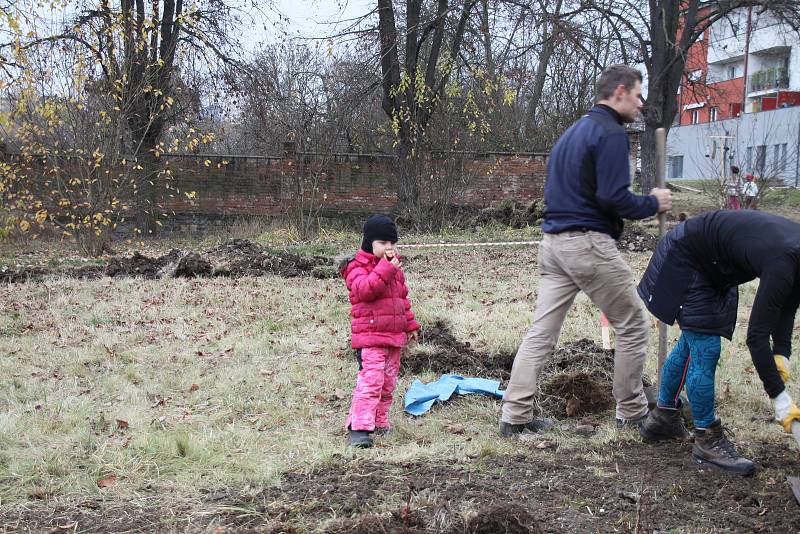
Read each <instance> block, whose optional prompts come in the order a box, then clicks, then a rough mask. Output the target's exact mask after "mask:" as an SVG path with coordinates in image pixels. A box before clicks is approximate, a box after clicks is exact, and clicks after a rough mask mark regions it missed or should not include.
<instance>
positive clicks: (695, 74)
mask: <svg viewBox="0 0 800 534" xmlns="http://www.w3.org/2000/svg"><path fill="white" fill-rule="evenodd" d="M702 77H703V71H702V70H693V71H692V72H690V73H689V81H690V82H699V81H700V79H701V78H702Z"/></svg>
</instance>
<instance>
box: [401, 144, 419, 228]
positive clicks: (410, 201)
mask: <svg viewBox="0 0 800 534" xmlns="http://www.w3.org/2000/svg"><path fill="white" fill-rule="evenodd" d="M396 154H397V204H396V205H395V210H394V211H395V212H396V215H397V216H398V217H402V218H407V219H408V220H409V221H411V222H412V223H413V225H414V228H415V229H419V228H420V226H421V223H422V206H421V202H420V184H419V171H420V160H419V158H420V156H419V154H417V153H415V152H414V151H413V150H412V148H411V143H410V142H409V141H402V140H401V141H400V142H399V144H398V145H397V150H396Z"/></svg>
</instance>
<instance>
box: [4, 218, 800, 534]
mask: <svg viewBox="0 0 800 534" xmlns="http://www.w3.org/2000/svg"><path fill="white" fill-rule="evenodd" d="M259 231H261V230H259ZM289 234H290V233H289V232H285V233H283V234H282V233H281V231H280V230H278V229H275V228H273V229H270V230H268V231H267V233H266V234H262V239H264V240H267V239H269V240H270V241H271V242H272V243H274V244H276V245H280V244H285V243H286V242H288V241H291V240H292V236H291V235H289ZM518 237H530V234H529V233H527V234H526V233H524V232H519V231H517V232H511V231H505V230H503V231H500V230H497V229H494V230H491V229H490V230H487V231H486V233H484V234H482V235H480V236H477V237H476V236H474V235H472V236H464V235H458V234H452V235H447V236H444V237H443V238H442V239H445V240H457V239H458V238H469V239H473V240H474V239H485V238H494V239H497V238H518ZM417 238H418V239H431V236H411V237H409V238H408V241H411V240H414V239H417ZM357 241H358V237H357V236H356V235H354V234H352V233H351V234H348V233H346V232H336V233H332V234H330V235H328V236H326V241H325V242H322V243H317V244H313V243H312V244H311V245H309V246H311V247H312V248H313V247H320V246H321V247H323V248H324V247H328V248H330V247H331V245H330V244H327V243H337V245H334V248H336V247H355V243H357ZM169 246H172V243H170V244H169ZM409 256H411V260H410V261H409V262H408V265H407V268H406V271H407V274H408V279H409V285H410V288H411V295H412V299H413V302H414V308H415V310H416V313H417V315H418V317H419V319H420V321H421V322H423V323H430V322H432V321H434V320H435V319H438V318H447V319H448V320H449V321H450V322H451V324H452V327H453V331H454V332H455V334H456V336H457V337H459V338H460V339H463V340H468V341H470V342H471V343H472V345H473V346H475V347H476V348H477V349H479V350H484V351H488V352H492V351H512V350H514V349H515V348H516V346H517V344H518V342H519V340H520V339H521V337H522V335H523V333H524V331H525V330H526V328H527V327H528V323H529V321H530V319H531V316H532V312H533V306H534V303H535V297H536V284H537V280H538V274H537V271H536V267H535V266H536V261H535V259H536V251H535V249H534V248H532V247H519V248H506V249H502V250H474V249H473V250H458V251H453V250H447V251H444V252H443V251H434V252H430V253H421V252H414V253H410V254H409ZM648 257H649V255H648V254H630V255H626V258H627V259H628V261H629V262H630V264H631V265H632V267H633V270H634V273H635V275H636V276H637V277H638V276H639V275H640V274H641V272H642V271H643V269H644V267H645V266H646V263H647V260H648ZM12 261H13V259H12ZM755 287H756V286H755V284H748V285H746V286H744V287H743V288H742V290H741V300H740V308H739V311H740V316H739V319H740V325H739V328H738V329H737V332H736V336H735V338H734V340H733V342H732V343H724V344H723V357H722V359H721V362H720V369H719V380H718V383H719V384H720V391H718V392H717V393H718V397H719V399H720V413H721V415H722V417H723V418H725V420H726V421H729V422H730V424H731V425H732V426H733V427H734V428H736V429H737V431H738V432H739V436H740V437H745V439H751V440H760V441H781V440H783V439H784V437H783V436H782V435H781V434H780V432H779V429H778V427H777V425H774V424H770V423H765V422H763V421H752V420H751V416H753V415H762V414H763V413H764V412H765V411H766V410H767V408H768V404H767V402H766V397H765V396H764V394H763V392H762V389H761V385H760V382H759V380H758V378H757V376H756V375H755V374H753V372H752V364H751V363H750V361H749V356H748V353H747V350H746V346H745V343H744V336H745V330H746V322H747V317H748V314H749V306H750V304H751V303H752V299H753V296H754V289H755ZM0 302H1V303H2V306H3V310H4V313H3V314H2V315H1V316H0V481H2V484H0V517H2V516H3V515H4V514H12V513H13V512H15V511H19V510H20V509H21V508H24V507H32V508H36V507H37V506H47V507H50V508H52V507H54V506H57V505H58V504H59V503H61V504H67V505H68V503H70V502H73V501H75V500H80V499H84V498H101V499H102V500H103V501H104V502H105V503H106V505H107V506H108V507H111V508H109V509H112V508H113V506H114V505H115V504H120V503H128V504H133V505H136V506H140V505H141V506H158V507H159V508H163V509H164V510H170V509H171V510H173V512H174V513H176V514H177V513H178V512H177V511H180V510H183V511H185V513H190V514H197V515H199V516H201V515H203V514H204V513H207V512H208V510H204V509H203V508H202V505H200V504H197V503H200V502H207V500H205V501H204V500H203V499H202V498H201V497H202V495H205V494H206V493H207V492H209V491H213V490H214V488H228V489H230V488H234V490H235V491H239V492H244V493H246V492H248V491H249V489H248V488H257V487H259V486H263V485H270V484H277V483H278V482H279V476H280V474H281V473H283V472H286V471H297V470H303V469H308V468H309V467H311V466H314V465H320V464H321V463H325V462H326V461H329V460H331V459H332V458H336V457H338V456H341V455H345V456H347V455H352V454H353V452H352V451H349V450H347V449H346V447H345V441H344V436H345V434H344V430H343V428H342V425H343V422H344V417H345V415H346V411H347V407H348V402H349V395H350V390H351V388H352V385H353V381H354V377H355V373H356V366H355V363H354V361H353V360H352V353H351V351H349V350H348V348H347V342H348V336H349V322H348V303H347V299H346V293H345V289H344V287H343V284H342V282H341V281H340V280H315V279H306V278H303V279H283V278H278V277H272V276H266V277H261V278H244V279H238V280H230V279H210V280H161V281H143V280H135V279H115V280H111V279H101V280H98V281H90V282H84V281H77V280H67V279H50V280H47V281H44V282H40V283H31V284H18V285H12V286H2V287H0ZM597 319H598V311H597V310H596V309H595V308H594V307H593V305H592V304H591V302H589V300H588V299H587V298H585V296H582V295H581V296H579V298H578V299H577V300H576V303H575V305H574V307H573V309H572V311H571V312H570V314H569V316H568V319H567V323H566V324H565V327H564V330H563V334H562V342H565V341H571V340H575V339H579V338H582V337H591V338H594V339H595V340H597V341H598V342H599V340H600V332H599V328H598V327H597V322H598V321H597ZM670 334H671V339H674V338H675V337H676V336H677V331H676V330H675V329H672V330H671V332H670ZM655 343H656V332H655V329H654V330H653V338H652V343H651V345H650V348H649V361H648V370H649V372H650V373H653V372H654V366H655V350H656V348H655ZM792 367H793V373H794V374H795V375H796V376H797V375H800V365H798V364H797V363H796V361H795V359H793V360H792ZM412 378H413V377H403V378H401V380H400V382H399V384H398V389H397V392H398V395H397V398H396V401H395V405H394V407H393V413H392V419H393V420H394V422H395V424H396V432H395V433H394V434H393V435H391V436H390V437H387V438H384V439H382V440H381V441H380V442H379V446H378V447H376V448H375V449H373V450H371V451H365V452H359V453H358V454H359V455H360V456H363V457H365V458H371V459H379V460H391V461H405V460H418V459H421V458H447V459H453V460H457V459H458V458H463V457H465V456H471V457H475V456H476V455H477V456H478V457H491V456H494V455H505V454H512V453H514V452H515V451H516V450H518V448H519V447H520V443H519V442H517V441H516V440H512V441H500V440H498V439H497V438H496V434H495V428H496V424H497V418H498V415H499V403H498V402H496V401H494V400H491V399H487V398H480V397H473V398H470V399H469V400H459V401H455V402H453V403H451V404H450V405H448V406H446V407H442V408H440V409H436V410H434V411H433V412H432V413H430V414H428V415H426V416H424V417H421V418H418V419H412V418H410V417H408V416H405V415H404V414H402V413H401V409H400V407H401V404H402V402H401V398H402V392H403V391H405V389H406V387H407V386H408V385H409V384H410V382H411V380H412ZM419 378H421V379H423V380H429V379H433V378H435V377H434V376H432V375H431V376H421V377H419ZM606 419H607V420H606V422H605V423H604V425H603V426H602V427H601V429H600V431H599V432H598V433H597V434H596V435H595V436H593V437H591V438H578V437H575V436H574V435H569V434H566V433H560V432H554V433H552V435H551V437H550V438H551V439H553V440H554V441H556V442H557V444H558V446H559V447H560V448H561V449H568V450H572V451H574V454H575V455H576V456H578V455H581V454H584V452H585V453H586V454H589V455H591V454H596V453H592V452H589V451H591V450H594V449H596V448H597V445H603V444H617V443H620V442H624V441H628V440H632V439H637V438H636V437H634V436H633V435H632V434H631V433H630V432H620V431H618V430H617V429H616V428H615V426H614V425H613V422H612V416H611V415H610V414H609V415H608V417H607V418H606ZM453 424H458V425H461V426H463V429H464V430H463V433H461V432H459V433H457V434H454V433H452V432H451V431H450V430H448V427H451V428H452V425H453ZM589 460H590V461H592V462H593V463H599V462H600V461H602V459H598V458H589ZM109 475H113V477H109ZM101 479H105V480H106V481H107V482H108V485H107V487H105V488H99V487H98V481H99V480H101ZM226 491H227V490H226ZM143 493H145V494H147V495H150V496H151V497H148V499H150V500H149V501H147V502H145V500H143V499H144V497H143V496H142V495H143ZM400 498H401V497H400V496H396V498H391V499H387V501H386V503H387V504H386V506H395V505H397V504H398V503H399V502H400V500H398V499H400ZM415 498H425V499H428V498H430V499H434V498H435V496H417V497H415ZM128 511H129V510H128ZM162 527H163V524H162Z"/></svg>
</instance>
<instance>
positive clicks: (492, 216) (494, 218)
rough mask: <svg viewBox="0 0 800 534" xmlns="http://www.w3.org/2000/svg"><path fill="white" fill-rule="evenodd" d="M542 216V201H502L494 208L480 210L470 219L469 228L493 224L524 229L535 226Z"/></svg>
mask: <svg viewBox="0 0 800 534" xmlns="http://www.w3.org/2000/svg"><path fill="white" fill-rule="evenodd" d="M543 216H544V203H543V202H542V201H537V200H534V201H533V202H530V203H528V204H523V203H520V202H516V201H514V200H504V201H502V202H501V203H500V204H498V205H497V206H495V207H492V208H486V209H483V210H481V211H480V213H478V215H477V216H476V217H475V218H474V219H472V221H471V226H472V227H473V228H475V227H478V226H483V225H485V224H488V223H490V222H493V223H497V224H501V225H503V226H510V227H511V228H525V227H526V226H534V225H536V223H537V222H539V221H540V220H541V218H542V217H543Z"/></svg>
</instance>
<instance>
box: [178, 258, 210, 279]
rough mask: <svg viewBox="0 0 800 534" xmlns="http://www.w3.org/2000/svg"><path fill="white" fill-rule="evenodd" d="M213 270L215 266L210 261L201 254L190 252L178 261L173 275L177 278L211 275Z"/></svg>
mask: <svg viewBox="0 0 800 534" xmlns="http://www.w3.org/2000/svg"><path fill="white" fill-rule="evenodd" d="M213 272H214V266H213V265H211V262H210V261H208V260H207V259H206V258H204V257H202V256H200V254H197V253H194V252H190V253H189V254H187V255H186V256H184V257H182V258H181V259H180V261H178V265H177V266H176V267H175V272H174V273H173V274H172V276H174V277H175V278H198V277H204V276H211V275H212V274H213Z"/></svg>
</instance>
